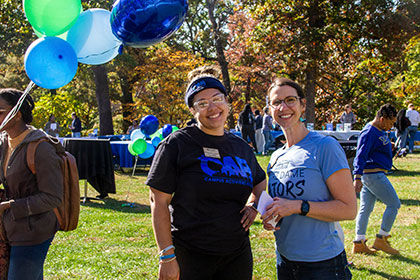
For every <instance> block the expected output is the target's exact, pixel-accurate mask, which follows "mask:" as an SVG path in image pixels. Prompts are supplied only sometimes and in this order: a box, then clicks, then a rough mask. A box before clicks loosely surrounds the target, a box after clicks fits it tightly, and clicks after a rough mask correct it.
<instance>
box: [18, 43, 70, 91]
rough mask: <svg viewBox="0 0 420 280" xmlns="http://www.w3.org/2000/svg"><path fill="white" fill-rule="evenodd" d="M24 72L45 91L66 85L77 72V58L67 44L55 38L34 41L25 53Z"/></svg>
mask: <svg viewBox="0 0 420 280" xmlns="http://www.w3.org/2000/svg"><path fill="white" fill-rule="evenodd" d="M24 64H25V71H26V74H27V75H28V77H29V79H31V80H32V81H33V82H34V83H35V84H37V85H38V86H40V87H43V88H46V89H56V88H60V87H62V86H64V85H66V84H68V83H69V82H70V81H71V80H72V79H73V77H74V75H76V72H77V56H76V53H75V52H74V50H73V48H72V47H71V45H70V44H69V43H67V42H66V41H64V40H63V39H60V38H57V37H43V38H39V39H37V40H36V41H34V42H33V43H32V44H31V45H30V46H29V48H28V49H27V50H26V53H25V59H24Z"/></svg>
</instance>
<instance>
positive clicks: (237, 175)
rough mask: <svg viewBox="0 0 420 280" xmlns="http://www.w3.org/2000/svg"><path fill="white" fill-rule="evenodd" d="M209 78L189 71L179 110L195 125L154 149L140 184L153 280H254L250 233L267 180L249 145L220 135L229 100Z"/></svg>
mask: <svg viewBox="0 0 420 280" xmlns="http://www.w3.org/2000/svg"><path fill="white" fill-rule="evenodd" d="M214 73H215V69H214V68H199V69H196V70H195V71H193V74H192V78H190V80H192V81H191V82H190V84H189V86H188V89H187V92H186V95H185V102H186V103H187V105H188V107H189V108H190V111H191V113H192V114H193V115H194V117H195V119H196V120H197V124H196V125H192V126H187V127H185V128H183V129H180V130H178V131H176V132H174V133H172V134H170V135H169V136H168V137H167V138H165V140H163V141H162V142H161V143H160V144H159V146H158V148H157V151H156V155H155V157H154V160H153V163H152V166H151V169H150V172H149V175H148V179H147V182H146V184H148V185H149V186H150V190H151V191H150V200H151V212H152V221H153V229H154V233H155V238H156V242H157V245H158V247H159V250H160V254H159V255H160V262H159V279H182V280H185V279H187V280H190V279H200V280H203V279H204V280H205V279H209V280H210V279H217V280H220V279H230V280H231V279H241V280H242V279H252V253H251V247H250V242H249V237H248V229H249V227H250V226H251V225H252V223H253V221H254V219H255V217H256V215H257V212H256V210H255V208H253V207H252V206H251V205H252V204H253V203H254V202H257V201H258V198H259V196H260V194H261V192H262V191H263V190H264V189H265V186H266V180H265V172H264V171H263V170H262V169H261V167H260V166H259V165H258V162H257V160H256V158H255V156H254V153H253V151H252V150H251V148H250V147H249V145H248V144H247V143H246V142H245V141H244V140H243V139H241V138H239V137H237V136H235V135H233V134H230V133H228V132H226V131H225V130H224V126H225V123H226V119H227V115H228V112H229V105H228V103H227V102H226V95H227V93H226V90H225V88H224V86H223V85H222V83H221V82H220V81H219V80H218V79H216V78H215V77H214ZM211 74H213V75H211ZM190 77H191V75H190ZM178 277H179V278H178Z"/></svg>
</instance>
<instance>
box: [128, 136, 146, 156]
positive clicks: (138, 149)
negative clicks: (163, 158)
mask: <svg viewBox="0 0 420 280" xmlns="http://www.w3.org/2000/svg"><path fill="white" fill-rule="evenodd" d="M128 147H130V145H128ZM146 148H147V143H146V140H144V139H141V138H137V139H136V140H134V141H133V142H132V145H131V149H132V150H133V152H134V153H135V155H139V154H142V153H144V151H146Z"/></svg>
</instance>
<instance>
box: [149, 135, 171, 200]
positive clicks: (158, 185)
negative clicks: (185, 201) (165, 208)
mask: <svg viewBox="0 0 420 280" xmlns="http://www.w3.org/2000/svg"><path fill="white" fill-rule="evenodd" d="M166 140H170V139H169V138H168V139H166ZM177 151H178V149H177V146H176V145H175V143H174V141H172V142H170V141H163V142H161V143H160V144H159V145H158V147H157V149H156V154H155V156H154V158H153V161H152V165H151V167H150V170H149V174H148V175H147V180H146V185H148V186H150V187H152V188H155V189H157V190H159V191H162V192H165V193H168V194H172V193H174V192H175V189H176V179H177V176H176V174H177V155H178V152H177Z"/></svg>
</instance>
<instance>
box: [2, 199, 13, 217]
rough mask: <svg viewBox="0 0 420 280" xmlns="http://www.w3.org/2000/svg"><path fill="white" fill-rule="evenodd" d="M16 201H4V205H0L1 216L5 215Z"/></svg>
mask: <svg viewBox="0 0 420 280" xmlns="http://www.w3.org/2000/svg"><path fill="white" fill-rule="evenodd" d="M13 201H14V200H9V201H3V202H2V203H0V215H1V214H3V212H4V211H5V210H6V209H9V208H10V204H11V203H12V202H13Z"/></svg>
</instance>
